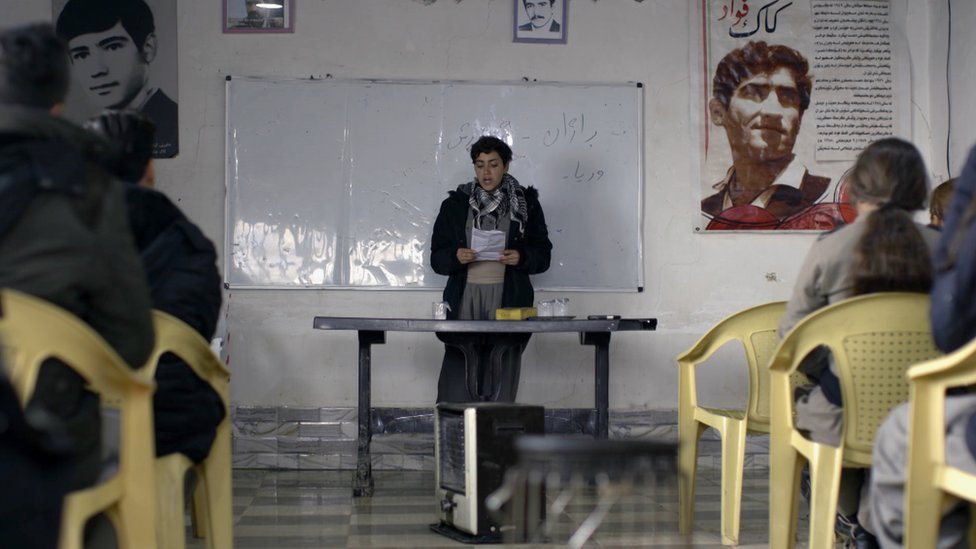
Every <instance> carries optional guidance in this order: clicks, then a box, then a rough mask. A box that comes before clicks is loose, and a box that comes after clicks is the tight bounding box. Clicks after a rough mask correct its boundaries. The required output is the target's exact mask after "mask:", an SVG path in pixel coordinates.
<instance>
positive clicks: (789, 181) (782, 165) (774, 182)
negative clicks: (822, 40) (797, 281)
mask: <svg viewBox="0 0 976 549" xmlns="http://www.w3.org/2000/svg"><path fill="white" fill-rule="evenodd" d="M812 88H813V83H812V79H811V77H810V66H809V63H808V62H807V60H806V58H805V57H804V56H803V55H802V54H801V53H800V52H798V51H797V50H795V49H793V48H790V47H788V46H783V45H770V44H767V43H766V42H762V41H751V42H748V43H747V44H745V45H744V46H742V47H740V48H736V49H734V50H732V51H730V52H729V53H728V54H726V55H725V57H724V58H722V60H721V61H720V62H719V63H718V65H717V67H716V69H715V76H714V79H713V81H712V98H711V99H710V100H709V103H708V115H709V118H710V119H711V123H712V124H714V125H715V126H718V127H721V128H723V129H724V130H725V135H726V137H727V138H728V142H729V148H730V149H731V156H732V166H730V167H729V168H728V171H727V172H726V174H725V177H723V178H722V179H721V180H719V181H718V182H714V184H711V188H712V190H713V191H714V193H713V194H711V195H710V196H706V197H705V198H704V199H702V201H701V211H702V214H703V215H704V216H705V217H707V218H709V219H710V220H712V223H713V224H715V223H718V224H721V225H723V228H735V229H773V228H777V226H778V225H780V224H781V223H782V222H784V220H787V219H789V218H791V217H792V216H796V215H798V214H801V213H802V212H804V211H805V210H808V209H809V208H811V207H812V206H814V205H815V204H816V203H817V202H818V200H820V199H821V198H822V197H823V196H824V193H825V192H826V191H827V188H828V186H829V185H830V178H829V177H823V176H818V175H814V174H811V173H810V172H809V171H808V170H807V169H806V167H805V166H804V165H803V163H802V162H801V160H800V159H799V158H797V155H796V154H795V153H794V152H793V147H794V145H795V144H796V140H797V135H798V134H799V132H800V124H801V122H802V121H803V115H804V113H805V112H806V110H807V108H808V107H809V106H810V93H811V90H812ZM828 224H830V223H828ZM780 228H782V227H780ZM791 228H806V227H791ZM819 228H823V227H819Z"/></svg>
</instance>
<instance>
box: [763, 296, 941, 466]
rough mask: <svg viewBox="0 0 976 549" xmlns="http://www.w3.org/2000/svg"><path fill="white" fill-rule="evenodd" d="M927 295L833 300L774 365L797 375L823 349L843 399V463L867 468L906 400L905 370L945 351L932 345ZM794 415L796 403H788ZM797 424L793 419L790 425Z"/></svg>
mask: <svg viewBox="0 0 976 549" xmlns="http://www.w3.org/2000/svg"><path fill="white" fill-rule="evenodd" d="M928 309H929V297H928V295H926V294H918V293H905V292H886V293H877V294H870V295H863V296H858V297H853V298H850V299H846V300H844V301H841V302H838V303H834V304H832V305H830V306H828V307H825V308H823V309H820V310H818V311H816V312H814V313H813V314H811V315H809V316H807V317H806V318H804V319H803V320H801V321H800V322H799V323H797V325H796V326H795V327H794V328H793V330H791V331H790V333H788V334H786V337H785V338H784V339H783V342H782V344H781V345H780V348H779V350H778V352H777V355H776V357H775V358H774V360H773V362H772V363H771V365H770V368H772V369H776V370H783V371H790V372H794V371H796V368H797V366H799V364H800V362H801V361H802V359H803V358H804V357H805V356H806V355H807V354H809V353H810V352H811V351H813V350H814V349H815V348H816V347H818V346H820V345H823V346H826V347H827V348H828V349H829V350H830V352H831V355H832V357H833V363H834V367H835V369H836V373H837V375H838V377H839V378H840V385H841V396H842V398H843V402H844V428H843V432H844V436H843V440H844V442H843V444H844V449H845V453H844V458H845V460H848V461H852V462H855V463H861V464H864V465H868V464H870V462H871V450H872V448H873V446H874V436H875V434H876V432H877V430H878V427H879V426H880V425H881V422H882V421H883V420H884V418H885V417H887V415H888V413H889V412H890V411H891V409H892V408H894V407H895V406H897V405H898V404H900V403H902V402H905V401H907V400H908V380H907V378H906V376H905V373H906V371H907V370H908V368H909V367H910V366H911V365H913V364H915V363H918V362H922V361H924V360H928V359H930V358H933V357H936V356H939V355H940V354H942V353H941V352H940V351H939V349H938V348H936V346H935V342H934V341H933V340H932V329H931V326H930V325H929V316H928ZM786 404H787V405H788V410H785V411H784V412H783V413H785V414H786V417H788V418H792V417H793V413H794V404H793V400H792V399H789V398H788V399H786ZM790 421H791V424H792V419H791V420H790Z"/></svg>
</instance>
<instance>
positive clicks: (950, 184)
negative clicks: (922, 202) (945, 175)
mask: <svg viewBox="0 0 976 549" xmlns="http://www.w3.org/2000/svg"><path fill="white" fill-rule="evenodd" d="M955 188H956V178H955V177H953V178H952V179H949V180H948V181H945V182H943V183H942V184H940V185H939V186H938V187H936V188H935V189H933V190H932V197H931V198H930V199H929V214H930V215H931V216H932V217H933V218H936V217H938V218H939V219H945V216H946V214H947V213H949V200H950V199H951V198H952V191H953V190H955Z"/></svg>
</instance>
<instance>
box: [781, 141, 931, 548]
mask: <svg viewBox="0 0 976 549" xmlns="http://www.w3.org/2000/svg"><path fill="white" fill-rule="evenodd" d="M926 173H927V172H926V168H925V162H924V160H923V159H922V156H921V154H920V153H919V152H918V149H916V148H915V146H914V145H912V144H911V143H909V142H907V141H903V140H901V139H897V138H887V139H882V140H880V141H876V142H874V143H872V144H871V145H869V146H868V147H867V148H865V149H864V150H863V151H862V152H861V154H860V155H859V156H858V158H857V162H856V163H855V164H854V168H853V169H852V170H851V172H850V174H849V175H848V179H847V181H848V191H849V193H850V197H851V201H852V203H853V206H854V208H855V209H856V210H857V212H858V216H857V219H856V220H855V222H854V223H851V224H850V225H845V226H843V227H841V228H839V229H837V230H835V231H832V232H829V233H826V234H824V235H822V236H821V237H820V238H819V239H818V240H817V241H816V242H814V244H813V246H812V247H811V248H810V251H809V252H808V253H807V256H806V259H805V260H804V262H803V266H802V267H801V269H800V274H799V279H798V280H797V282H796V286H795V287H794V291H793V295H792V297H791V298H790V300H789V302H788V303H787V306H786V312H785V314H784V315H783V319H782V320H781V322H780V326H779V333H780V337H782V336H784V335H786V333H787V332H789V331H790V329H792V328H793V326H795V325H796V323H797V322H799V321H800V320H801V319H803V317H805V316H807V315H808V314H810V313H812V312H814V311H816V310H817V309H820V308H821V307H825V306H827V305H828V304H830V303H835V302H837V301H840V300H843V299H846V298H848V297H852V296H855V295H861V294H866V293H872V292H889V291H913V292H923V293H927V292H928V291H929V288H930V287H931V285H932V266H931V257H932V252H933V251H934V250H935V245H936V242H937V240H938V237H939V233H938V232H936V231H934V230H932V229H930V228H928V227H925V226H923V225H920V224H918V223H915V222H914V221H913V220H912V218H911V213H910V212H914V211H916V210H920V209H921V208H922V207H923V206H924V205H925V198H926V194H927V189H928V184H927V181H928V177H927V175H926ZM800 371H801V372H802V373H804V374H806V375H807V376H808V377H810V378H811V379H812V380H815V381H816V384H815V385H813V386H807V387H803V388H801V389H800V390H798V398H797V403H796V418H795V425H796V427H797V429H798V430H801V431H804V432H805V433H806V434H807V437H808V438H810V439H811V440H813V441H815V442H819V443H824V444H830V445H832V446H839V445H840V443H841V438H842V434H843V433H842V428H843V402H842V401H841V392H840V381H839V380H838V378H837V375H836V373H835V372H834V371H833V366H832V364H831V362H830V357H829V353H826V352H818V351H814V352H813V353H811V355H810V356H808V357H807V358H806V359H804V361H803V363H801V364H800ZM863 475H864V472H863V470H861V469H845V470H844V472H843V474H842V477H841V487H840V494H839V496H838V504H837V509H838V515H839V516H838V526H839V527H843V528H844V529H846V530H847V531H846V532H842V533H844V534H846V535H849V536H850V537H851V538H852V539H853V540H854V542H855V543H856V544H857V546H858V547H871V546H872V545H871V543H872V541H873V538H872V536H871V534H870V533H869V532H868V531H867V530H865V529H864V527H863V524H865V521H863V520H859V519H858V514H859V511H860V510H861V509H862V508H866V506H862V505H861V504H860V501H861V497H862V494H861V490H862V486H863V485H864V478H863ZM862 518H863V517H862Z"/></svg>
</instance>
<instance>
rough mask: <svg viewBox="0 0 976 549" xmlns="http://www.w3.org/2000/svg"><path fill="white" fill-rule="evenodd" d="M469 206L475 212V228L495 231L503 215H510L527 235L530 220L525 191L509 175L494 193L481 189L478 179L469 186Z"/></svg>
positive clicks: (504, 176)
mask: <svg viewBox="0 0 976 549" xmlns="http://www.w3.org/2000/svg"><path fill="white" fill-rule="evenodd" d="M466 191H467V194H468V204H470V205H471V209H472V210H474V227H475V228H476V229H480V230H483V231H493V230H495V229H496V228H497V227H498V220H499V219H500V217H501V216H502V215H505V214H506V213H508V214H509V216H510V217H511V219H512V221H516V222H518V224H519V231H520V232H522V233H523V234H524V233H525V221H526V220H527V219H528V218H529V216H528V206H527V205H526V203H525V189H524V188H523V187H522V185H521V184H519V182H518V180H517V179H515V178H514V177H512V176H511V175H509V174H507V173H506V174H505V175H503V176H502V184H501V185H499V186H498V188H496V189H495V190H494V191H492V192H487V191H485V190H484V189H482V188H481V185H479V184H478V180H477V179H473V180H471V182H469V183H468V184H467V189H466Z"/></svg>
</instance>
